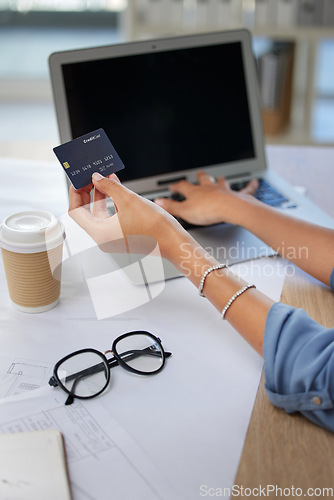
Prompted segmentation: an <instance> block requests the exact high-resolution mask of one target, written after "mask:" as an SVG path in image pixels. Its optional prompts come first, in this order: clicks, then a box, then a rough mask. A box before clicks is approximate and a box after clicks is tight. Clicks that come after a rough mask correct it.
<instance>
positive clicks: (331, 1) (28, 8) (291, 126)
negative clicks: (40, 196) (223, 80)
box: [0, 0, 334, 159]
mask: <svg viewBox="0 0 334 500" xmlns="http://www.w3.org/2000/svg"><path fill="white" fill-rule="evenodd" d="M241 26H245V27H247V28H248V29H250V30H251V31H252V32H253V35H254V55H255V57H256V58H257V66H258V73H259V83H260V88H261V99H262V106H263V119H264V126H265V133H266V140H267V142H268V143H276V144H301V145H303V144H312V145H317V144H321V145H334V0H0V148H1V149H0V156H6V155H10V156H16V157H24V156H25V155H26V151H27V148H26V146H27V145H28V144H30V149H29V151H30V154H31V151H32V149H31V144H32V143H33V144H35V146H36V147H34V148H33V153H32V154H33V157H35V158H42V159H53V153H52V147H53V146H55V145H57V144H58V142H59V139H58V130H57V124H56V118H55V113H54V109H53V103H52V95H51V87H50V83H49V74H48V57H49V55H50V54H51V53H52V52H54V51H59V50H67V49H74V48H85V47H92V46H98V45H106V44H114V43H119V42H123V41H129V40H134V39H145V38H146V39H147V38H158V37H161V36H168V35H178V34H184V33H193V32H206V31H217V30H220V29H231V28H237V27H241ZM87 97H88V98H89V96H87Z"/></svg>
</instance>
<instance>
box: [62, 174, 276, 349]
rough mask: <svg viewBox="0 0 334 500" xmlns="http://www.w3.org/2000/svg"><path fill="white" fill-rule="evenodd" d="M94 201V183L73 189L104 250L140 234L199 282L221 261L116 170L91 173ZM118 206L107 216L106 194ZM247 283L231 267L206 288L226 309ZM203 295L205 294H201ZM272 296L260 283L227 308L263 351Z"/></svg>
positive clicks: (74, 210)
mask: <svg viewBox="0 0 334 500" xmlns="http://www.w3.org/2000/svg"><path fill="white" fill-rule="evenodd" d="M93 183H94V186H95V190H94V203H93V204H92V207H90V190H91V188H92V186H88V187H87V188H83V189H82V190H79V191H75V190H74V189H73V188H72V187H71V189H70V207H69V215H70V216H71V217H72V218H73V219H74V220H75V221H76V222H77V223H78V224H79V225H80V226H81V227H82V228H83V229H85V230H86V231H87V233H88V234H90V236H91V237H92V238H93V239H94V240H95V241H96V243H97V244H98V245H100V246H101V247H102V248H103V249H104V250H106V249H107V250H108V251H117V249H118V248H120V244H119V242H120V239H121V238H123V239H124V240H125V245H124V246H125V247H126V246H127V241H128V240H129V239H130V237H131V236H136V235H141V236H145V237H148V238H150V239H153V240H154V241H156V242H157V243H158V245H159V249H160V252H161V255H162V256H163V257H165V258H167V259H168V260H169V261H171V262H172V263H173V264H174V265H175V267H177V269H179V270H180V272H182V273H183V274H185V275H186V276H187V277H188V278H189V280H190V281H191V282H192V283H193V284H194V285H195V286H196V287H198V286H199V284H200V281H201V278H202V276H203V274H204V272H205V271H206V270H207V269H209V268H210V267H211V266H213V265H217V264H218V262H217V261H216V260H215V259H214V258H213V257H212V256H211V255H210V254H209V253H207V252H206V251H205V250H204V249H203V248H202V247H201V246H200V245H199V244H198V243H197V242H196V241H195V240H194V239H193V238H192V237H191V236H190V235H189V234H188V233H187V232H186V231H185V230H184V229H183V228H182V227H181V226H180V224H179V223H178V222H177V221H176V220H175V219H174V218H173V217H172V216H170V215H169V214H168V213H167V212H165V211H164V210H162V209H161V208H160V207H158V206H157V205H156V204H154V203H152V202H150V201H148V200H145V199H143V198H141V197H140V196H138V195H136V194H135V193H133V192H131V191H130V190H128V189H127V188H126V187H124V186H122V185H121V184H120V183H119V182H118V180H117V178H116V176H114V177H113V178H111V179H106V178H104V177H100V178H99V177H98V176H96V175H94V176H93ZM106 195H107V196H109V197H110V198H112V200H113V201H114V204H115V206H116V210H117V212H116V214H115V215H113V216H111V217H110V216H109V214H108V212H107V211H106V200H105V197H106ZM245 285H246V283H245V282H244V281H243V280H241V279H240V278H239V277H238V276H237V275H235V274H234V273H232V271H230V270H228V269H222V270H217V271H213V272H211V273H210V274H209V275H208V276H207V278H206V280H205V283H204V288H203V293H204V295H205V296H206V297H207V299H208V300H210V302H211V303H212V304H213V305H214V306H215V307H216V308H217V309H218V311H219V312H221V311H222V310H223V308H224V307H225V305H226V304H227V302H228V301H229V299H230V298H231V297H232V296H233V295H234V294H235V293H236V292H237V291H238V290H240V289H241V288H243V287H244V286H245ZM203 300H204V299H203ZM272 304H273V302H272V301H271V300H270V299H269V298H268V297H266V296H264V295H263V294H262V293H260V292H259V291H258V290H256V289H253V288H252V289H249V290H247V291H246V292H245V293H243V294H242V295H240V296H239V297H238V298H237V299H236V300H235V301H234V302H233V304H232V305H231V307H230V308H229V309H228V311H227V313H226V319H227V320H228V321H229V322H230V323H231V324H232V325H233V326H234V327H235V328H236V330H237V331H238V332H239V333H240V334H241V335H242V336H243V337H244V338H245V339H246V340H247V342H248V343H249V344H251V345H252V346H253V347H254V349H256V350H257V352H259V353H260V354H262V343H263V334H264V329H265V323H266V317H267V314H268V311H269V309H270V307H271V305H272Z"/></svg>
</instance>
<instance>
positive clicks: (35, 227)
mask: <svg viewBox="0 0 334 500" xmlns="http://www.w3.org/2000/svg"><path fill="white" fill-rule="evenodd" d="M64 239H65V230H64V226H63V225H62V223H61V222H59V221H58V220H57V218H56V217H55V216H54V215H53V214H51V213H50V212H44V211H28V212H20V213H17V214H14V215H10V216H9V217H7V218H6V219H5V220H4V221H3V223H2V225H1V226H0V246H1V254H2V258H3V262H4V267H5V273H6V279H7V285H8V291H9V295H10V298H11V300H12V302H13V304H14V306H15V307H16V308H17V309H19V310H20V311H24V312H29V313H38V312H44V311H47V310H49V309H52V307H55V306H56V305H57V304H58V302H59V296H60V285H61V263H62V250H63V241H64Z"/></svg>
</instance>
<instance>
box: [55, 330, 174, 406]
mask: <svg viewBox="0 0 334 500" xmlns="http://www.w3.org/2000/svg"><path fill="white" fill-rule="evenodd" d="M107 353H111V354H113V357H112V358H110V359H107V358H106V354H107ZM171 355H172V353H171V352H165V351H164V348H163V347H162V344H161V340H160V339H159V338H158V337H155V335H152V333H149V332H145V331H136V332H129V333H125V334H124V335H121V336H120V337H118V338H117V339H115V340H114V342H113V344H112V348H111V349H110V350H107V351H105V352H103V353H102V352H100V351H97V350H96V349H81V350H80V351H75V352H73V353H72V354H68V355H67V356H65V357H64V358H62V359H61V360H60V361H58V363H56V364H55V367H54V370H53V376H52V377H51V378H50V380H49V385H51V386H53V387H57V386H58V387H60V388H61V389H63V391H65V392H66V393H67V394H68V395H69V396H68V398H67V400H66V401H65V405H70V404H72V403H73V401H74V398H78V399H90V398H94V397H95V396H98V395H99V394H101V392H103V391H104V390H105V389H106V388H107V386H108V384H109V381H110V369H111V368H113V367H115V366H117V365H119V366H121V367H122V368H124V369H125V370H128V371H129V372H133V373H137V374H139V375H154V374H155V373H159V372H160V371H161V370H162V369H163V367H164V366H165V361H166V358H169V356H171Z"/></svg>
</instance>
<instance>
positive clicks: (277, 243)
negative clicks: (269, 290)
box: [156, 172, 334, 285]
mask: <svg viewBox="0 0 334 500" xmlns="http://www.w3.org/2000/svg"><path fill="white" fill-rule="evenodd" d="M198 181H199V185H193V184H190V183H188V182H187V181H181V182H179V183H177V184H174V185H172V186H171V190H172V191H177V192H180V193H181V194H183V195H184V196H185V197H186V199H185V201H182V202H176V201H173V200H169V199H158V200H156V203H157V204H158V205H159V206H162V207H163V208H164V209H165V210H167V211H168V212H170V213H171V214H173V215H175V216H178V217H181V218H182V219H184V220H186V221H188V222H190V223H194V224H211V223H217V222H229V223H232V224H238V225H240V226H243V227H244V228H246V229H248V230H249V231H251V232H252V233H253V234H255V235H256V236H257V237H258V238H260V239H261V240H263V241H264V242H265V243H267V245H269V246H270V247H272V248H273V249H275V250H276V251H277V252H278V253H279V254H280V255H282V256H283V257H285V258H287V259H289V260H290V261H292V262H294V263H295V264H297V265H298V266H299V267H301V268H302V269H303V270H305V271H306V272H308V273H309V274H311V275H312V276H315V277H316V278H317V279H319V280H320V281H322V282H323V283H326V284H327V285H329V278H330V275H331V272H332V270H333V268H334V230H332V229H327V228H324V227H320V226H317V225H315V224H311V223H309V222H306V221H301V220H299V219H296V218H294V217H292V216H291V215H288V214H287V213H285V212H282V211H280V210H278V209H275V208H272V207H269V206H268V205H265V204H264V203H261V202H260V201H258V200H256V199H255V198H254V197H253V196H251V195H250V194H249V193H250V192H252V191H253V192H254V191H255V190H256V182H254V181H253V183H252V184H250V185H249V186H248V188H247V192H245V191H243V192H239V193H237V192H235V191H232V190H231V189H230V188H229V185H228V183H227V181H226V180H225V179H224V178H222V177H220V178H219V179H218V180H217V184H216V183H215V182H214V181H213V180H212V178H211V177H210V176H208V175H207V174H205V173H204V172H199V174H198Z"/></svg>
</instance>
